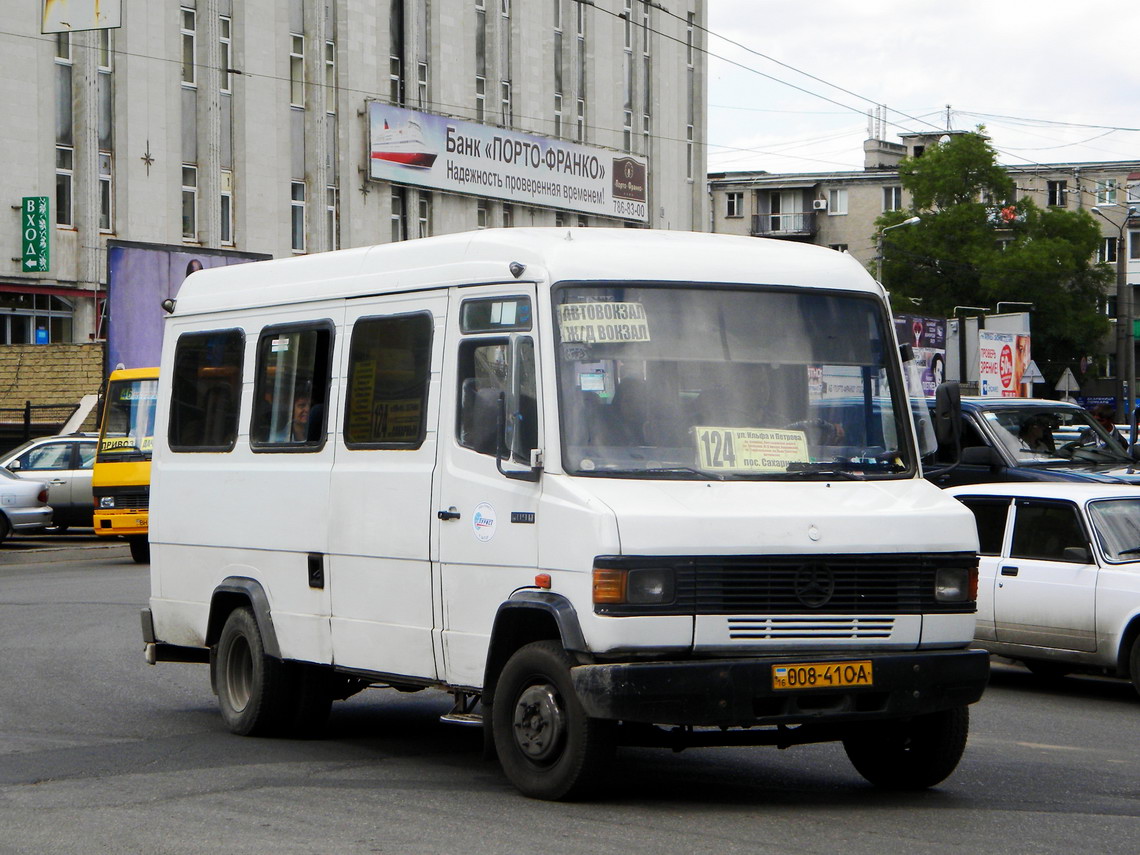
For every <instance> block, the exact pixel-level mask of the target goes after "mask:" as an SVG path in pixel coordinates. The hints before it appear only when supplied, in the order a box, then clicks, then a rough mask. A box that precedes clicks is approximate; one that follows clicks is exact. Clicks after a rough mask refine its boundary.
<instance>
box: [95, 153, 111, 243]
mask: <svg viewBox="0 0 1140 855" xmlns="http://www.w3.org/2000/svg"><path fill="white" fill-rule="evenodd" d="M111 179H112V175H111V154H110V153H109V152H104V151H101V152H99V231H101V232H109V231H111V224H112V223H113V222H114V219H113V217H112V211H111V203H112V200H113V199H114V193H112V190H113V188H112V186H111Z"/></svg>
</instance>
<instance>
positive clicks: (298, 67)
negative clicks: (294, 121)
mask: <svg viewBox="0 0 1140 855" xmlns="http://www.w3.org/2000/svg"><path fill="white" fill-rule="evenodd" d="M289 45H290V47H289V104H290V105H291V106H293V107H304V106H305V37H304V36H299V35H297V34H296V33H291V34H290V35H289Z"/></svg>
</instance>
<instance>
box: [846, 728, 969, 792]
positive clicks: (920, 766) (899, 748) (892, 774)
mask: <svg viewBox="0 0 1140 855" xmlns="http://www.w3.org/2000/svg"><path fill="white" fill-rule="evenodd" d="M969 731H970V710H969V708H968V707H955V708H954V709H949V710H943V711H942V712H936V713H930V714H928V715H920V716H915V717H914V718H912V719H910V720H909V721H885V722H875V723H873V724H870V725H865V726H863V727H860V728H859V729H858V730H857V731H853V732H852V734H851V735H849V736H848V737H847V738H845V739H844V740H843V749H844V750H845V751H846V752H847V757H848V759H849V760H850V761H851V764H852V765H853V766H854V767H855V769H856V771H858V772H859V774H860V775H862V776H863V777H864V778H866V779H867V780H868V781H870V782H871V783H872V784H874V785H875V786H876V787H881V788H883V789H888V790H924V789H926V788H927V787H933V786H934V785H935V784H938V783H941V782H942V781H944V780H946V778H948V777H949V776H950V773H951V772H953V771H954V770H955V769H956V768H957V766H958V761H959V760H961V759H962V752H963V751H964V750H965V748H966V737H967V735H968V734H969Z"/></svg>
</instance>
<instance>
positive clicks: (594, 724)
mask: <svg viewBox="0 0 1140 855" xmlns="http://www.w3.org/2000/svg"><path fill="white" fill-rule="evenodd" d="M573 664H574V661H573V659H571V657H570V655H569V654H568V653H566V651H565V650H563V649H562V645H560V644H559V643H558V642H555V641H536V642H534V643H532V644H528V645H526V646H525V647H522V648H520V649H519V650H518V651H516V652H515V654H514V655H513V656H511V658H510V659H509V660H508V661H507V664H506V666H505V667H504V668H503V671H502V674H500V675H499V682H498V686H497V687H496V689H495V698H494V701H493V703H492V705H491V721H492V727H493V729H494V739H495V751H496V753H497V754H498V756H499V763H500V764H501V765H502V767H503V771H504V772H505V773H506V775H507V777H508V778H509V779H510V781H511V783H512V784H514V785H515V786H516V787H517V788H518V789H519V791H520V792H522V793H523V795H526V796H530V797H531V798H536V799H571V798H582V797H584V796H587V795H589V794H590V792H591V791H592V790H593V789H594V788H595V787H596V785H597V784H598V781H599V780H600V778H601V775H602V773H603V771H604V770H605V768H606V767H607V766H608V765H609V763H610V761H611V760H612V759H613V754H614V744H615V740H614V737H615V729H616V722H612V721H602V720H599V719H594V718H590V717H589V716H587V715H586V712H585V710H583V709H582V704H581V703H580V702H579V700H578V696H577V694H576V693H575V691H574V685H573V682H572V681H571V679H570V668H571V666H572V665H573Z"/></svg>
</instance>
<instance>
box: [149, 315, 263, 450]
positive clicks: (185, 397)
mask: <svg viewBox="0 0 1140 855" xmlns="http://www.w3.org/2000/svg"><path fill="white" fill-rule="evenodd" d="M244 349H245V336H244V334H243V333H242V331H241V330H211V331H210V332H200V333H186V334H184V335H182V336H180V337H179V339H178V344H177V345H176V346H175V349H174V378H173V382H172V383H171V398H170V424H169V429H168V433H167V439H168V441H169V443H170V448H171V449H172V450H174V451H232V450H233V447H234V445H235V443H236V442H237V434H238V401H239V399H240V397H241V363H242V352H243V350H244Z"/></svg>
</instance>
